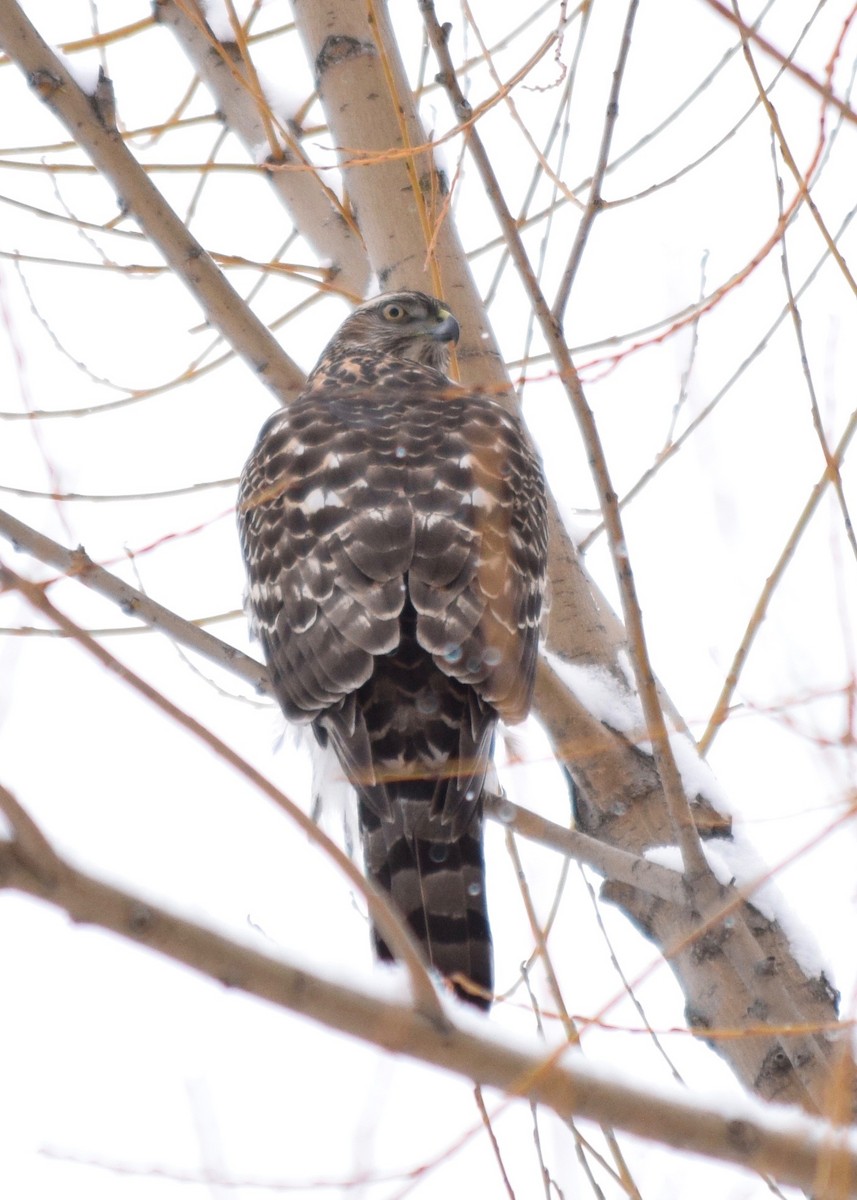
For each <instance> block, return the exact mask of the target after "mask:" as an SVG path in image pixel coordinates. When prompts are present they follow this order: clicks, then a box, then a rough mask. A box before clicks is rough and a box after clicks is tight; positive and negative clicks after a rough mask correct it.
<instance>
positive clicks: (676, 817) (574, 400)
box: [419, 0, 708, 876]
mask: <svg viewBox="0 0 857 1200" xmlns="http://www.w3.org/2000/svg"><path fill="white" fill-rule="evenodd" d="M419 6H420V10H421V12H422V14H423V19H424V21H425V25H426V29H427V30H428V35H429V38H430V40H431V43H432V47H433V49H434V52H435V55H436V56H437V59H438V64H439V66H440V68H441V73H440V76H439V78H440V79H441V81H442V82H443V85H444V87H445V89H446V91H447V93H448V95H449V98H450V101H451V103H452V105H453V108H454V111H455V114H456V116H457V117H458V119H459V120H460V121H461V122H462V123H465V122H466V121H467V120H469V114H470V112H471V109H470V104H469V102H468V101H467V99H466V97H465V95H464V93H463V92H462V90H461V85H460V84H459V82H458V77H457V75H456V72H455V66H454V64H453V62H452V59H451V57H450V53H449V47H448V45H447V36H446V33H445V32H444V30H443V29H442V28H441V26H440V25H439V23H438V20H437V17H436V15H435V11H434V3H433V0H420V5H419ZM467 139H468V140H467V144H468V148H469V150H470V153H471V155H472V157H473V160H474V162H475V163H476V166H477V169H478V170H479V173H480V176H481V177H482V181H483V183H484V186H485V190H486V192H487V194H488V196H489V199H490V200H491V202H492V204H493V207H494V211H495V214H496V216H497V219H498V221H499V222H500V225H501V227H502V228H503V231H504V233H505V234H506V237H507V244H508V246H509V250H510V253H511V254H512V257H513V259H514V261H515V266H516V267H517V269H518V272H519V275H520V278H521V282H522V284H523V285H524V287H525V288H526V291H527V294H528V295H529V297H530V301H531V303H532V304H533V306H534V309H535V312H536V316H537V318H538V320H539V324H540V326H541V329H542V334H543V336H544V338H545V340H546V342H547V343H548V345H549V347H550V349H551V351H552V353H553V355H554V357H555V360H556V362H557V365H558V367H559V377H560V379H561V380H562V383H563V386H564V388H565V391H566V394H567V395H568V397H569V400H570V402H571V405H572V408H573V410H574V414H575V416H576V418H577V421H578V424H579V425H580V429H581V433H582V436H583V439H584V442H585V445H586V448H587V452H588V455H589V461H590V464H591V466H592V471H593V475H594V477H595V481H596V485H597V487H598V491H599V499H600V501H601V506H602V513H603V515H604V523H605V526H606V529H607V537H608V541H609V543H610V550H611V555H612V559H613V565H614V570H615V572H616V578H617V583H618V585H619V593H620V597H621V601H622V612H623V615H624V618H625V626H626V628H627V631H628V641H629V648H630V653H631V659H632V662H633V664H634V674H635V677H636V683H637V690H638V692H639V694H640V702H641V704H642V707H643V714H644V716H645V719H646V729H647V733H648V736H649V740H650V741H651V744H652V751H653V757H654V761H655V765H656V768H657V771H658V775H659V778H660V781H661V786H662V788H663V793H664V798H665V800H666V804H667V809H668V811H669V814H670V819H671V822H672V825H673V830H674V836H675V838H676V842H677V844H678V845H679V846H680V848H681V854H682V859H683V861H684V867H685V870H686V871H687V872H689V873H690V874H691V875H694V876H702V875H705V874H706V873H707V872H708V864H707V863H706V860H705V855H704V854H703V853H702V848H701V846H700V842H699V837H698V835H697V832H696V827H695V825H694V822H693V814H692V813H691V811H690V804H689V802H688V798H687V794H686V793H685V790H684V785H683V784H682V781H681V776H680V774H679V771H678V767H677V766H676V763H675V758H674V756H673V753H672V748H671V746H670V743H669V736H668V733H667V727H666V721H665V720H664V714H663V711H662V709H661V704H660V699H659V697H658V691H657V685H656V683H655V677H654V672H653V671H652V667H651V663H650V661H649V655H648V649H647V646H646V638H645V633H644V630H643V621H642V614H641V611H640V606H639V603H638V601H637V595H636V586H635V583H634V577H633V574H632V572H631V563H630V558H629V554H628V547H627V543H626V541H625V535H624V531H623V529H622V521H621V517H620V514H619V508H618V503H617V501H618V497H617V495H616V492H615V490H614V489H613V485H612V483H611V481H610V474H609V471H608V468H607V460H606V457H605V454H604V449H603V447H602V445H601V438H600V435H599V433H598V428H597V426H596V424H595V418H594V415H593V413H592V410H591V409H590V407H589V404H588V402H587V400H586V397H585V396H584V394H583V388H582V386H581V383H580V378H579V376H578V374H577V370H576V369H575V366H574V364H573V362H572V360H571V355H570V354H569V351H568V347H567V346H566V344H565V340H564V338H563V336H562V331H561V329H560V327H559V324H558V323H557V321H556V320H555V318H554V316H553V314H552V313H551V312H550V309H549V308H548V305H547V301H546V300H545V298H544V295H543V294H542V291H541V288H540V287H539V284H538V280H537V279H536V277H535V274H534V272H533V268H532V265H531V263H530V261H529V257H528V255H527V252H526V250H525V248H524V244H523V242H522V240H521V237H520V234H519V232H518V228H517V224H516V222H515V219H514V217H513V216H512V214H511V213H510V211H509V209H508V207H507V205H506V203H505V201H504V200H503V197H502V191H501V189H500V185H499V182H498V180H497V177H496V174H495V172H494V168H493V166H492V164H491V160H490V158H489V156H488V154H487V152H486V150H485V148H484V146H483V144H482V141H481V139H480V137H479V134H478V132H477V130H476V128H475V126H472V125H471V127H470V128H469V129H468V132H467Z"/></svg>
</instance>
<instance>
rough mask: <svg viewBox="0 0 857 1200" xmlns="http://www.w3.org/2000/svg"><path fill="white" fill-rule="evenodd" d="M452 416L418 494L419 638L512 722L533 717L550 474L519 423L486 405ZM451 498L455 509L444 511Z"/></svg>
mask: <svg viewBox="0 0 857 1200" xmlns="http://www.w3.org/2000/svg"><path fill="white" fill-rule="evenodd" d="M446 405H447V407H446V409H445V410H444V413H448V414H449V417H451V421H450V426H451V428H450V429H449V430H448V434H447V438H446V440H445V445H444V451H445V452H444V453H443V454H441V455H440V456H439V458H438V459H437V461H436V463H435V464H434V473H433V481H427V486H426V488H425V489H424V490H421V491H419V492H414V493H412V502H413V504H414V511H415V518H416V534H415V546H414V561H413V564H412V566H411V570H410V576H409V593H410V597H411V600H412V602H413V604H414V607H415V609H416V611H417V613H418V621H417V637H418V639H419V642H420V644H421V645H422V646H423V647H424V648H425V649H426V650H428V651H429V652H430V653H431V654H432V656H433V657H434V661H435V662H436V664H437V665H438V666H439V667H440V669H441V670H442V671H444V672H445V673H446V674H447V675H450V676H452V677H454V678H456V679H459V680H460V681H461V682H462V683H465V684H468V685H469V686H471V687H473V688H474V690H475V691H476V692H477V694H478V695H479V696H480V697H481V699H482V700H483V701H486V702H487V703H489V704H491V705H492V706H493V707H494V708H495V709H496V710H497V712H498V713H499V714H500V716H501V717H503V719H504V720H506V721H510V722H514V721H520V720H522V719H523V718H524V717H525V716H526V714H527V712H528V711H529V707H530V701H531V698H532V688H533V680H534V676H535V665H536V656H537V653H538V639H539V624H540V619H541V606H542V596H543V592H544V576H545V564H546V557H547V516H546V505H545V493H544V483H543V478H542V472H541V468H540V466H539V464H538V462H537V460H536V459H535V457H534V455H533V453H532V451H531V449H530V446H529V443H528V441H527V439H526V437H525V435H524V433H523V430H522V429H521V427H520V425H519V423H518V422H517V421H516V420H515V419H514V418H513V417H511V416H509V414H507V413H506V412H505V411H504V410H503V409H501V408H500V406H499V405H497V404H495V403H493V402H492V401H490V400H487V399H486V398H484V397H481V396H462V397H461V398H460V399H459V398H456V399H454V400H451V401H447V402H446ZM439 496H441V497H442V496H447V497H449V498H450V499H451V503H450V504H449V505H448V506H447V505H442V504H439V503H438V497H439Z"/></svg>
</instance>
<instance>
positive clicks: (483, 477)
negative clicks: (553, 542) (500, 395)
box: [238, 292, 547, 1008]
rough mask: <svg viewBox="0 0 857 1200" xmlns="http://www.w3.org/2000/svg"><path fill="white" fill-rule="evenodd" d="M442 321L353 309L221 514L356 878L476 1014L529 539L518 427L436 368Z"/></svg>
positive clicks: (484, 995) (410, 302) (254, 616)
mask: <svg viewBox="0 0 857 1200" xmlns="http://www.w3.org/2000/svg"><path fill="white" fill-rule="evenodd" d="M458 333H459V329H458V323H457V321H456V320H455V318H454V317H453V316H452V314H451V313H450V312H449V310H448V309H447V308H445V307H444V305H443V304H442V303H441V302H440V301H439V300H435V299H434V298H432V297H431V296H426V295H423V293H421V292H396V293H390V294H388V295H384V296H379V297H377V298H376V299H374V300H370V301H368V302H367V303H366V304H362V305H361V306H360V307H359V308H357V309H356V310H355V311H354V312H353V313H352V314H351V316H350V317H348V319H347V320H346V321H345V322H344V324H343V325H342V326H341V328H340V329H339V331H338V332H337V333H336V334H335V335H334V337H333V339H332V340H331V341H330V342H329V344H328V346H327V348H326V349H325V351H324V353H323V354H322V356H321V358H320V360H319V362H318V364H317V366H316V367H315V369H314V370H313V372H312V374H311V375H310V377H309V379H308V381H307V385H306V389H305V390H304V392H303V393H302V394H301V395H300V396H299V397H298V399H297V400H295V401H294V402H293V403H291V404H290V405H289V406H288V408H286V409H284V410H282V411H280V412H277V413H275V414H274V416H272V417H271V418H270V420H269V421H268V422H267V424H266V425H265V426H264V428H263V429H262V432H261V434H260V435H259V440H258V442H257V444H256V448H255V449H254V451H253V453H252V455H251V457H250V460H249V461H248V463H247V465H246V467H245V468H244V473H243V476H242V479H241V487H240V491H239V501H238V514H239V524H240V532H241V542H242V548H243V552H244V559H245V562H246V566H247V575H248V579H249V606H250V610H251V620H252V622H253V624H254V626H255V630H256V632H257V634H258V636H259V638H260V639H261V642H262V645H263V647H264V651H265V658H266V659H267V662H268V666H269V668H270V673H271V679H272V682H273V687H274V692H275V694H276V697H277V699H278V700H279V702H280V705H281V706H282V709H283V712H284V713H285V715H286V717H288V718H289V719H290V720H293V721H303V722H311V723H312V727H313V730H314V732H315V736H316V738H317V739H318V741H319V742H320V743H321V744H322V745H323V746H327V745H329V746H331V747H332V748H333V750H334V751H335V752H336V755H337V757H338V759H339V762H340V764H341V766H342V770H343V771H344V773H345V775H346V776H347V778H348V779H349V780H350V782H351V783H352V784H353V785H354V787H355V789H356V791H357V796H358V811H359V822H360V831H361V837H362V842H363V851H364V856H365V864H366V871H367V874H368V875H369V877H370V879H372V880H374V882H375V883H376V884H379V885H380V886H381V887H382V888H384V889H385V890H386V891H387V892H389V894H390V896H391V898H392V901H393V903H394V904H395V905H396V907H397V908H398V909H399V911H400V912H401V913H402V915H403V916H404V917H405V919H406V920H407V921H408V923H409V924H410V926H411V928H412V929H413V931H414V933H415V934H416V936H417V937H418V939H419V940H420V942H421V943H422V944H423V946H424V947H425V953H426V957H427V958H428V960H429V961H430V962H431V963H432V964H433V965H434V966H435V967H436V968H437V969H438V970H439V971H441V972H442V973H443V974H444V975H446V976H447V977H451V978H452V979H453V982H454V983H455V982H456V979H457V980H458V981H459V982H458V984H457V985H456V990H457V991H458V992H459V994H461V995H463V996H465V997H466V998H467V999H469V1000H471V1001H472V1002H473V1003H475V1004H477V1005H479V1006H480V1007H483V1008H487V1007H488V1005H489V1004H490V999H489V997H490V994H491V989H492V982H493V968H492V958H491V934H490V931H489V928H488V916H487V908H486V898H485V881H484V864H483V854H482V792H483V789H484V788H485V784H486V775H487V774H488V772H489V767H490V763H491V754H492V744H493V737H494V728H495V725H496V723H497V719H498V717H502V718H503V719H504V720H505V721H520V720H522V719H523V717H525V716H526V714H527V710H528V709H529V706H530V698H531V695H532V689H533V677H534V673H535V663H536V653H537V643H538V636H539V619H540V613H541V607H542V593H543V582H544V571H545V557H546V542H547V531H546V517H545V498H544V484H543V479H542V472H541V468H540V466H539V463H538V462H537V460H536V458H535V457H534V455H533V452H532V450H531V449H530V446H529V443H528V441H527V438H526V435H525V434H524V432H523V430H522V428H521V426H520V424H519V423H518V421H517V420H516V419H515V418H514V417H512V416H510V415H509V414H508V413H507V412H506V411H505V410H504V409H503V408H502V407H501V406H500V405H499V404H497V403H496V402H495V401H494V400H492V399H490V398H489V397H488V396H485V395H481V394H479V393H475V392H468V391H465V390H464V389H462V388H461V387H459V386H458V385H457V384H455V383H453V382H452V381H451V380H450V379H448V378H447V376H446V375H445V374H444V371H445V370H446V367H447V364H448V359H449V343H450V342H455V341H457V340H458ZM375 945H376V949H377V952H378V954H379V955H380V957H381V958H385V959H389V958H390V957H391V955H390V951H389V949H388V948H387V946H386V945H385V944H384V942H383V941H382V940H381V938H380V937H379V936H378V934H377V932H376V933H375ZM467 981H470V983H471V984H472V985H475V988H473V987H472V988H471V989H470V990H468V987H467Z"/></svg>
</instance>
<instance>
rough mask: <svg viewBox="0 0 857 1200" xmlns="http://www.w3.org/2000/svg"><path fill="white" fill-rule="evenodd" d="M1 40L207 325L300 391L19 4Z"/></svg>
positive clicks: (266, 335) (269, 376) (272, 378)
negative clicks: (180, 283)
mask: <svg viewBox="0 0 857 1200" xmlns="http://www.w3.org/2000/svg"><path fill="white" fill-rule="evenodd" d="M0 42H2V44H3V47H4V49H5V50H6V52H7V53H8V54H9V55H10V56H11V57H12V58H14V59H15V61H16V63H17V65H18V66H19V67H20V69H21V70H22V71H23V72H24V74H25V75H26V77H27V80H28V82H29V84H30V86H31V87H32V88H33V89H34V91H35V92H36V94H37V95H38V96H39V97H40V98H41V99H42V100H43V101H44V103H45V104H46V105H47V107H48V108H50V109H51V111H52V112H53V113H54V115H55V116H56V117H57V118H58V119H59V120H60V121H61V122H62V123H63V125H65V127H66V128H67V129H68V131H69V133H70V134H71V135H72V137H73V138H74V139H75V141H76V142H77V143H78V144H79V145H80V146H81V147H82V148H83V149H84V150H85V151H86V152H87V154H88V155H89V157H90V159H91V160H92V162H93V163H94V165H95V166H96V168H97V169H98V170H99V171H100V172H101V173H102V174H103V175H104V176H105V177H106V178H107V179H108V180H109V181H110V183H111V185H112V186H113V187H114V188H115V189H116V192H117V193H118V195H119V196H120V197H121V199H122V204H123V206H124V208H125V209H126V211H128V212H130V213H131V214H132V215H133V216H134V218H135V220H136V221H137V223H138V224H139V225H140V227H141V228H142V229H143V230H144V231H145V232H146V234H147V235H148V237H149V238H150V239H151V240H152V242H153V243H154V245H156V246H157V247H158V249H159V250H160V251H161V253H162V254H163V255H164V257H165V258H166V260H167V262H168V263H169V264H170V266H171V267H172V269H173V270H174V271H175V272H176V274H177V275H178V276H179V278H180V279H181V280H182V281H183V282H184V284H185V285H186V286H187V288H188V289H189V290H190V292H191V293H192V294H193V296H194V297H195V299H196V300H197V301H198V303H199V304H200V305H201V307H202V309H203V311H204V313H205V315H206V318H207V319H208V321H209V322H210V323H211V324H212V325H213V326H214V327H215V328H216V329H218V330H220V332H222V333H223V335H224V336H225V337H226V339H227V341H228V342H229V343H230V345H231V346H233V347H234V348H235V349H236V351H237V352H238V353H239V354H240V355H241V356H242V357H243V358H244V359H245V361H247V362H248V363H249V365H250V366H251V368H252V370H253V372H254V374H256V375H258V376H259V377H260V378H261V379H262V381H263V382H264V383H265V384H267V386H268V387H269V388H271V389H272V390H273V391H274V392H275V393H276V394H277V396H278V397H280V398H281V399H284V398H286V397H288V396H289V395H291V394H293V393H294V392H295V391H296V390H299V389H300V387H301V385H302V382H303V374H302V372H301V371H300V370H299V368H298V367H297V366H296V364H295V363H294V362H292V360H291V359H290V358H289V357H288V355H287V354H286V353H285V351H284V350H283V349H282V347H281V346H280V345H279V343H278V342H277V341H276V339H275V338H274V336H273V335H272V334H271V333H270V331H269V330H268V329H267V328H266V326H265V325H264V324H263V323H262V321H260V320H259V318H258V317H256V316H255V315H254V314H253V313H252V312H250V311H249V310H248V309H247V307H246V305H244V304H242V303H241V300H240V297H239V296H238V294H237V292H236V291H235V290H234V289H233V287H232V286H231V284H229V283H228V282H227V280H226V278H225V276H224V275H223V273H222V272H221V271H220V270H218V268H217V267H216V266H215V264H214V262H213V261H212V259H211V258H210V256H209V255H208V254H207V253H206V251H205V250H204V248H203V247H202V246H201V245H200V243H199V242H198V241H197V240H196V238H195V237H193V236H192V235H191V234H190V233H189V232H188V230H187V229H186V228H185V226H184V225H183V224H182V222H181V220H180V219H179V217H178V216H177V215H176V213H175V212H174V211H173V210H172V209H171V208H170V207H169V205H168V204H167V202H166V201H165V199H164V197H163V196H162V195H161V193H160V192H159V191H158V189H157V188H156V187H155V185H154V184H153V183H152V182H151V180H150V179H149V177H148V175H147V173H146V171H144V170H143V168H142V167H141V166H140V164H139V163H138V162H137V160H136V159H135V158H134V156H133V155H132V154H131V152H130V150H129V149H128V148H127V146H126V145H125V143H124V141H123V140H122V138H121V137H120V136H119V134H118V132H117V130H116V129H115V128H110V127H108V126H107V125H106V124H105V123H104V120H103V118H102V115H101V113H100V112H98V111H96V108H95V106H94V105H93V102H92V97H91V96H88V95H87V94H86V92H84V91H83V89H82V88H81V87H80V86H79V84H78V83H77V81H76V80H75V79H74V77H73V76H72V74H71V72H70V71H69V70H68V68H67V67H66V66H65V64H64V63H63V62H62V61H61V60H60V59H59V58H58V57H57V55H56V54H55V53H54V52H53V50H52V49H51V48H50V46H48V45H47V43H46V42H45V41H44V39H43V38H42V37H41V35H40V34H39V33H38V31H37V30H36V28H35V27H34V26H33V25H32V23H31V22H30V20H29V19H28V17H27V16H26V15H25V13H24V12H23V10H22V9H21V7H20V5H19V4H18V3H17V0H7V3H5V4H4V5H3V6H2V7H0Z"/></svg>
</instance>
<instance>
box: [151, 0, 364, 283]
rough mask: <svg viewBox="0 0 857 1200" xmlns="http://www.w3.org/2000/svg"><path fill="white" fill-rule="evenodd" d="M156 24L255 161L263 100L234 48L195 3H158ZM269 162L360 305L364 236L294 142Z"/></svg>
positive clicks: (275, 183) (298, 220)
mask: <svg viewBox="0 0 857 1200" xmlns="http://www.w3.org/2000/svg"><path fill="white" fill-rule="evenodd" d="M155 11H156V14H157V19H158V21H159V23H160V24H161V25H163V26H165V28H167V29H170V30H172V32H173V33H174V34H175V37H176V39H177V40H178V42H179V44H180V45H181V47H182V49H183V50H184V52H185V54H186V55H187V56H188V58H189V59H190V61H191V63H192V64H193V67H194V70H195V71H196V73H197V75H199V77H200V79H201V80H202V82H203V83H204V84H205V86H206V87H207V88H208V90H209V91H210V92H211V95H212V97H213V98H214V102H215V104H216V105H217V111H218V113H219V114H220V116H221V117H222V119H223V121H224V123H225V124H226V125H227V127H228V128H229V129H230V130H231V131H232V132H233V133H234V134H235V135H236V137H238V138H239V139H240V140H241V142H242V143H243V145H244V147H245V149H246V150H247V152H248V154H250V155H251V156H255V155H257V154H258V153H259V147H260V146H263V145H264V144H265V127H264V124H263V122H262V119H261V117H260V115H259V108H260V105H261V104H264V103H267V102H266V101H265V99H264V97H259V98H257V97H256V96H254V95H253V93H252V91H251V90H250V87H249V85H248V81H247V80H246V79H245V77H244V73H243V72H242V70H241V63H240V61H236V58H235V50H236V47H235V46H234V44H233V45H224V44H223V43H222V42H219V41H218V40H217V38H216V37H215V36H214V34H213V33H212V32H211V30H210V29H209V27H208V25H207V24H206V21H205V17H204V15H203V13H202V12H201V11H200V7H199V4H198V3H196V2H195V0H182V3H177V0H157V4H156V6H155ZM269 161H270V162H271V164H272V166H273V167H285V168H286V169H285V170H271V171H269V172H268V179H269V181H270V184H271V186H272V188H273V189H274V191H275V192H276V194H277V196H278V197H279V199H280V201H281V202H282V205H283V208H284V209H285V210H286V212H287V213H288V214H289V216H290V218H291V220H292V221H293V223H294V225H295V227H296V228H297V229H299V230H300V233H301V237H303V238H304V239H305V240H306V241H307V242H308V243H309V245H310V246H312V247H313V249H314V250H315V252H316V254H317V255H318V256H319V258H320V259H321V261H322V262H324V261H328V262H331V263H332V264H333V265H332V272H331V273H332V276H333V278H334V280H335V282H336V288H337V289H338V290H341V291H344V292H345V293H347V294H348V295H350V296H351V298H352V299H354V300H361V299H362V298H363V297H364V296H365V294H366V289H367V287H368V285H369V262H368V259H367V258H366V250H365V248H364V246H363V243H362V242H361V240H360V236H359V234H358V233H357V231H356V230H355V229H354V227H353V226H352V225H351V224H350V223H349V222H348V221H347V220H346V218H345V216H344V215H343V213H342V210H341V208H340V207H339V206H338V205H337V204H336V203H335V197H334V196H333V195H332V193H331V191H330V189H329V188H327V187H325V186H324V184H323V183H322V181H321V179H320V178H319V176H318V174H317V173H316V172H315V171H314V170H313V168H312V164H311V163H310V162H309V161H308V160H307V159H306V158H305V157H304V155H303V154H302V153H301V150H300V148H299V147H298V146H297V145H296V144H295V143H294V142H292V143H291V144H289V145H280V146H279V147H278V152H277V154H276V155H274V154H271V155H270V156H269Z"/></svg>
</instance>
